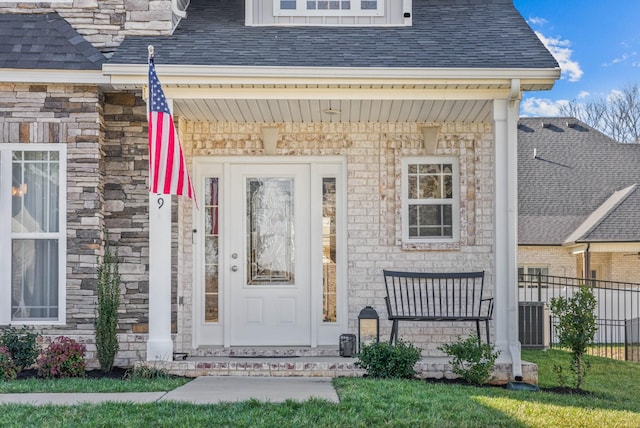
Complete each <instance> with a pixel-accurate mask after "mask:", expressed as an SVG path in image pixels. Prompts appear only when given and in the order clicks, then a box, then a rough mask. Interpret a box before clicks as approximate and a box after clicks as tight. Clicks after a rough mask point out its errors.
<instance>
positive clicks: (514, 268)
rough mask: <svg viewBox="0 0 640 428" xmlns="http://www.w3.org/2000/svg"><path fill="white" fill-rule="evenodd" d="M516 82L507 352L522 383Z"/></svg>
mask: <svg viewBox="0 0 640 428" xmlns="http://www.w3.org/2000/svg"><path fill="white" fill-rule="evenodd" d="M521 96H522V94H521V90H520V79H511V91H510V93H509V98H508V99H507V103H508V107H507V110H508V111H507V115H508V116H507V132H508V138H509V144H508V145H507V159H508V172H507V174H508V177H509V180H508V184H507V189H508V191H507V192H508V198H509V200H508V202H507V210H508V211H507V221H508V239H509V282H510V284H509V287H508V289H509V296H508V299H509V300H508V301H509V302H510V306H509V319H510V321H511V322H510V323H509V327H508V328H509V333H508V337H509V352H510V354H511V368H512V375H513V379H515V380H516V381H522V360H521V350H520V342H519V339H518V293H517V285H516V284H517V283H518V119H519V118H520V99H521Z"/></svg>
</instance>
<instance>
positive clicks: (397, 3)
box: [175, 0, 413, 27]
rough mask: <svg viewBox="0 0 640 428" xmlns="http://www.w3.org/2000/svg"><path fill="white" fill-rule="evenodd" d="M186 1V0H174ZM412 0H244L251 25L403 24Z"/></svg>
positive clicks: (347, 25) (358, 25)
mask: <svg viewBox="0 0 640 428" xmlns="http://www.w3.org/2000/svg"><path fill="white" fill-rule="evenodd" d="M175 1H187V0H175ZM412 1H413V0H245V14H244V17H245V23H246V25H251V26H254V25H255V26H262V25H264V26H271V25H273V26H327V27H400V26H410V25H411V2H412Z"/></svg>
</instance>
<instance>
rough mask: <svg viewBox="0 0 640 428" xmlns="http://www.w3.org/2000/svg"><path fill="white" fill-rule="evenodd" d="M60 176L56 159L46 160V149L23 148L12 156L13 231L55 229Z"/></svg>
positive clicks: (47, 158) (47, 156) (57, 215)
mask: <svg viewBox="0 0 640 428" xmlns="http://www.w3.org/2000/svg"><path fill="white" fill-rule="evenodd" d="M59 180H60V168H59V163H58V161H57V160H49V152H40V151H38V152H24V153H22V155H20V156H17V157H14V161H13V167H12V181H13V183H12V186H11V195H12V200H11V207H12V222H11V230H12V232H14V233H25V232H34V233H38V232H58V230H59V227H58V225H59V215H60V213H59V204H58V201H59V195H60V194H59V192H60V188H59Z"/></svg>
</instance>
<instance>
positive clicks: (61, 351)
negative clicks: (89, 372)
mask: <svg viewBox="0 0 640 428" xmlns="http://www.w3.org/2000/svg"><path fill="white" fill-rule="evenodd" d="M85 352H86V347H85V346H84V345H83V344H81V343H78V342H76V341H75V340H73V339H71V338H70V337H66V336H59V337H56V338H55V339H54V340H53V342H52V343H51V345H49V347H48V348H47V349H45V350H44V351H43V352H42V354H41V355H40V357H39V358H38V376H40V377H44V378H54V377H83V376H84V374H85V371H86V362H85V360H84V354H85Z"/></svg>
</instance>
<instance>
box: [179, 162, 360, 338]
mask: <svg viewBox="0 0 640 428" xmlns="http://www.w3.org/2000/svg"><path fill="white" fill-rule="evenodd" d="M194 176H195V177H196V179H195V183H196V188H197V191H198V195H199V197H198V200H199V201H202V202H201V206H200V208H199V209H198V210H194V231H195V232H194V234H193V239H194V244H195V245H194V257H193V266H194V277H193V278H194V281H193V300H192V303H193V346H194V347H199V346H210V345H224V346H234V345H235V346H261V345H262V346H317V345H334V344H337V343H338V337H339V335H340V334H341V333H344V332H345V331H347V328H348V323H347V307H346V290H345V287H344V286H343V284H344V283H345V281H344V276H345V266H346V261H345V251H344V248H345V242H344V236H345V234H344V232H343V230H344V224H345V211H344V208H345V206H346V203H345V201H344V197H345V193H344V180H343V177H344V162H343V160H342V159H340V158H330V157H327V158H296V159H291V158H277V159H276V158H275V157H274V158H271V159H264V158H246V157H238V158H225V159H224V160H220V159H216V158H201V159H198V160H197V161H196V162H195V174H194ZM185 262H186V263H187V264H188V260H186V261H185ZM185 303H186V302H185Z"/></svg>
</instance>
